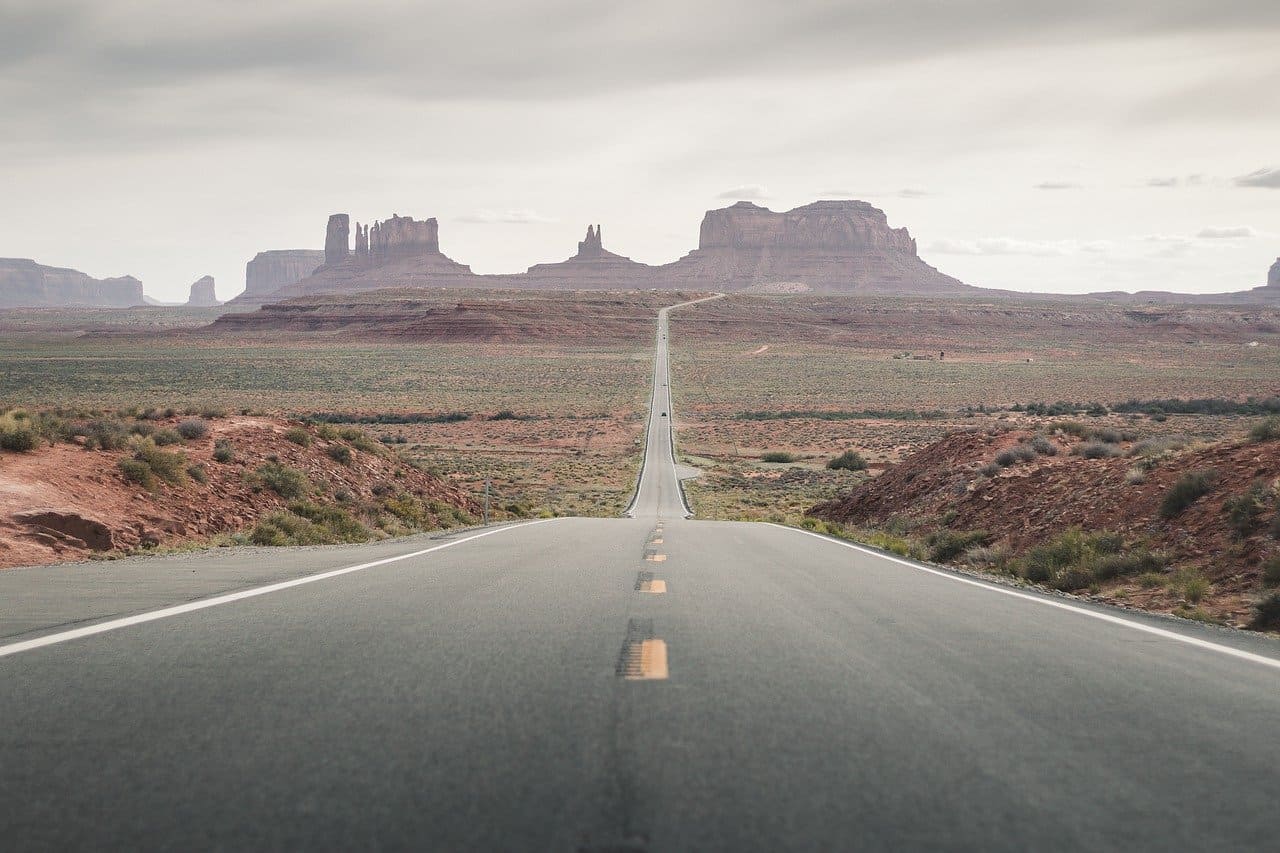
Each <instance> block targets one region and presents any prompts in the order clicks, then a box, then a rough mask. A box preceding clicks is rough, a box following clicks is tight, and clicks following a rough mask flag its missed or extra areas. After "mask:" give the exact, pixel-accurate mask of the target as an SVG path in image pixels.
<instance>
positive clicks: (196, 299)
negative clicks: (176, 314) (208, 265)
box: [187, 275, 222, 308]
mask: <svg viewBox="0 0 1280 853" xmlns="http://www.w3.org/2000/svg"><path fill="white" fill-rule="evenodd" d="M221 304H222V303H221V302H219V301H218V294H217V292H216V291H215V289H214V283H213V276H211V275H206V276H203V277H202V278H198V279H196V280H195V281H194V282H192V284H191V295H190V296H188V297H187V307H189V308H213V307H215V306H218V305H221Z"/></svg>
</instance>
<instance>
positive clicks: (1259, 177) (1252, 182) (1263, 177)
mask: <svg viewBox="0 0 1280 853" xmlns="http://www.w3.org/2000/svg"><path fill="white" fill-rule="evenodd" d="M1235 183H1236V186H1238V187H1262V188H1263V189H1268V190H1275V189H1280V169H1258V170H1257V171H1256V172H1250V173H1249V174H1247V175H1241V176H1240V177H1238V178H1236V180H1235Z"/></svg>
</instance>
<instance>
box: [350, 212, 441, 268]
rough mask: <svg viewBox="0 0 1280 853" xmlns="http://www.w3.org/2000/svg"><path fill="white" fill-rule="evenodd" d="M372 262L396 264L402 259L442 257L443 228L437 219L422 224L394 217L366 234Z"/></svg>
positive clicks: (366, 231) (408, 217) (406, 218)
mask: <svg viewBox="0 0 1280 853" xmlns="http://www.w3.org/2000/svg"><path fill="white" fill-rule="evenodd" d="M365 237H366V239H367V240H368V244H369V245H368V255H369V261H370V262H371V263H373V264H389V263H394V262H395V261H397V260H400V259H402V258H414V257H420V256H422V255H438V254H440V226H439V223H437V222H436V220H435V219H434V218H431V219H427V220H424V221H422V222H419V221H417V220H415V219H414V218H413V217H412V216H399V215H397V214H394V213H393V214H391V218H390V219H387V220H385V221H383V222H375V223H373V228H372V229H368V228H366V230H365Z"/></svg>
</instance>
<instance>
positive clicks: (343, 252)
mask: <svg viewBox="0 0 1280 853" xmlns="http://www.w3.org/2000/svg"><path fill="white" fill-rule="evenodd" d="M350 245H351V217H350V216H348V215H347V214H345V213H335V214H333V215H332V216H330V217H329V226H328V227H327V228H326V229H325V233H324V262H325V263H326V264H328V265H333V264H340V263H342V262H343V261H345V260H346V259H347V256H348V255H349V254H350V252H351V249H350Z"/></svg>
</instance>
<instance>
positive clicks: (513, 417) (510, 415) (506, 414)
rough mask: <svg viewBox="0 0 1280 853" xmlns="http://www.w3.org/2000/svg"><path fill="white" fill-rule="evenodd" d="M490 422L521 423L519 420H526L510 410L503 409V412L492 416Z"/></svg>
mask: <svg viewBox="0 0 1280 853" xmlns="http://www.w3.org/2000/svg"><path fill="white" fill-rule="evenodd" d="M489 420H491V421H519V420H524V418H522V417H520V416H519V415H517V414H516V413H515V412H513V411H511V410H510V409H503V410H502V411H500V412H498V413H497V414H494V415H490V416H489Z"/></svg>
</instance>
